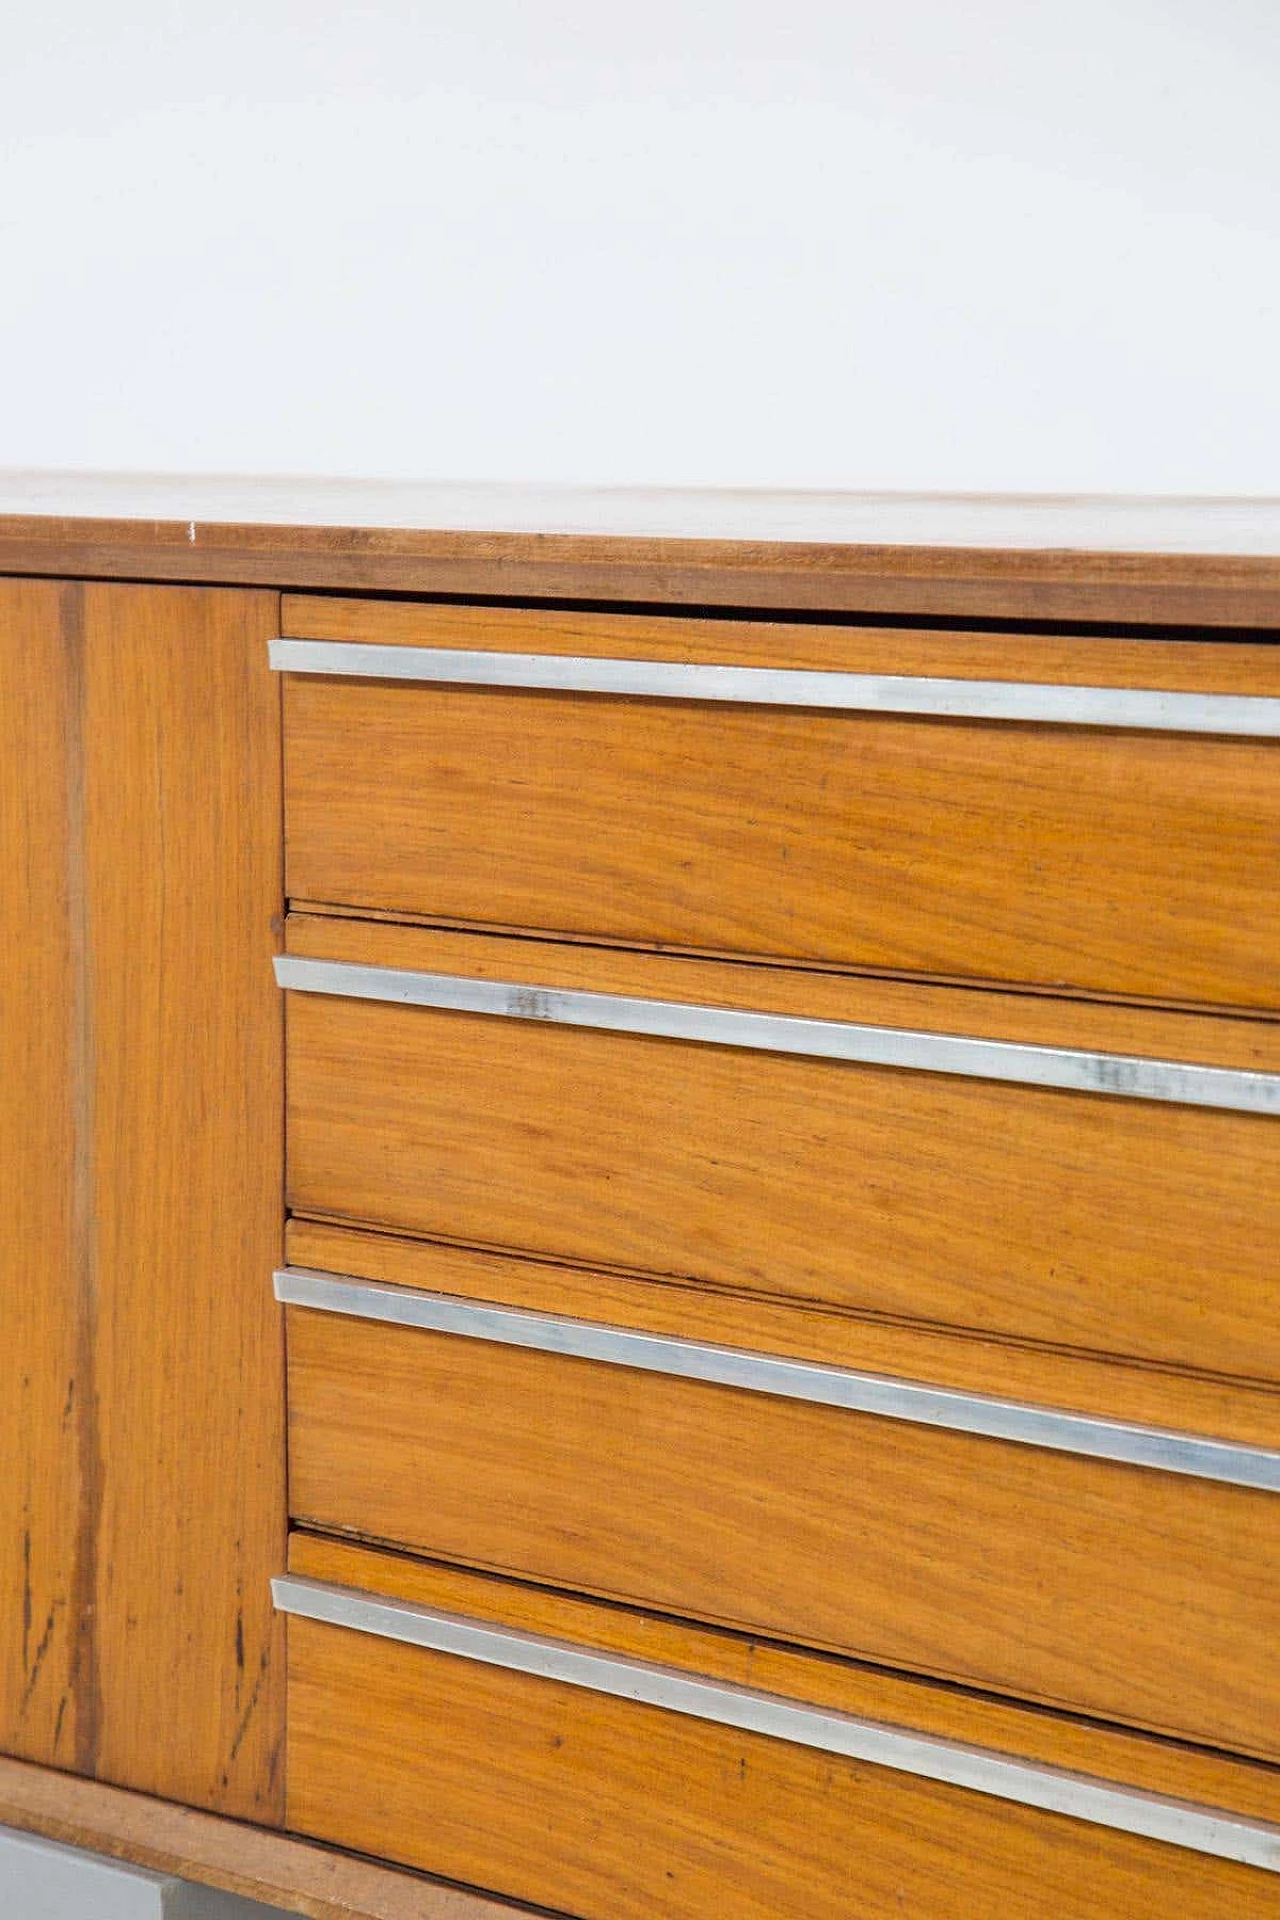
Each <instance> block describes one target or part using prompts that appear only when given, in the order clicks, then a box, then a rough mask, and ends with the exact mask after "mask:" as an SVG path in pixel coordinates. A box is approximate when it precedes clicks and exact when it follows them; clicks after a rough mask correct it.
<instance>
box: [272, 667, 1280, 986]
mask: <svg viewBox="0 0 1280 1920" xmlns="http://www.w3.org/2000/svg"><path fill="white" fill-rule="evenodd" d="M285 742H286V749H285V750H286V760H287V788H286V794H287V797H286V809H287V825H286V842H287V886H288V892H289V894H290V896H291V897H292V898H293V899H295V900H297V899H302V900H312V901H335V902H344V903H347V904H349V905H355V906H367V907H373V908H380V909H384V910H388V911H392V912H408V913H415V914H420V915H425V916H427V917H428V918H430V919H433V920H440V921H454V922H488V923H490V924H495V925H501V926H504V927H507V928H511V929H524V930H528V931H531V932H541V933H545V934H550V935H556V934H575V935H579V936H582V937H586V938H593V939H599V940H602V941H605V940H607V941H623V942H630V943H635V944H638V945H649V946H657V947H680V948H688V949H696V950H702V951H713V952H718V953H726V954H732V955H765V956H770V957H776V958H780V959H784V960H791V961H801V962H806V961H821V962H827V963H830V964H836V965H841V966H848V967H853V968H860V969H887V970H892V971H895V972H908V973H915V974H923V975H931V976H944V977H947V978H953V979H964V980H973V981H990V982H997V983H1010V984H1014V985H1021V984H1030V985H1040V986H1049V987H1055V988H1057V987H1068V988H1075V989H1080V990H1085V991H1088V992H1093V993H1104V994H1126V995H1132V996H1142V997H1147V998H1153V999H1163V1000H1172V1001H1200V1002H1205V1003H1213V1004H1220V1005H1238V1006H1244V1007H1255V1008H1270V1009H1275V1008H1276V1007H1277V1006H1280V986H1278V984H1277V973H1276V967H1275V952H1276V948H1277V945H1278V944H1280V749H1277V746H1276V743H1274V742H1272V741H1258V740H1242V739H1227V738H1211V739H1210V738H1198V737H1195V736H1189V735H1175V734H1160V733H1137V732H1127V731H1117V730H1114V729H1107V728H1100V729H1089V728H1079V727H1054V726H1028V725H1021V724H1017V725H1009V724H1004V723H996V722H987V721H962V720H937V719H916V718H907V717H901V716H887V715H866V714H830V713H820V712H815V711H801V710H787V709H785V708H775V707H749V706H731V705H727V704H718V703H714V702H707V703H702V704H698V703H693V702H683V701H670V700H644V699H624V698H616V699H615V698H610V697H605V696H600V695H591V694H551V693H528V692H511V691H507V690H502V689H494V688H468V687H447V686H434V687H433V686H417V685H413V684H403V683H396V682H388V681H362V680H344V679H340V678H325V677H322V676H315V677H308V676H294V675H290V676H288V678H287V681H286V691H285Z"/></svg>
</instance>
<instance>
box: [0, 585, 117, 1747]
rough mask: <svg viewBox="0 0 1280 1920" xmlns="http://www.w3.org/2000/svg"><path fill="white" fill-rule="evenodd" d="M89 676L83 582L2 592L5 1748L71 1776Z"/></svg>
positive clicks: (77, 1683) (81, 1544) (89, 1444)
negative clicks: (84, 694) (84, 754)
mask: <svg viewBox="0 0 1280 1920" xmlns="http://www.w3.org/2000/svg"><path fill="white" fill-rule="evenodd" d="M82 674H83V645H82V636H81V632H80V624H79V602H78V596H77V594H76V591H75V589H74V588H71V589H64V588H62V587H60V586H58V585H56V584H54V583H51V582H45V581H21V580H12V581H4V582H0V717H2V720H3V729H4V746H3V752H0V848H3V854H4V874H5V879H4V884H3V886H0V1084H2V1085H3V1097H2V1098H0V1220H2V1221H3V1232H0V1347H2V1349H3V1354H4V1371H5V1388H4V1391H3V1393H0V1462H2V1463H3V1465H2V1467H0V1595H3V1596H4V1606H3V1614H2V1616H0V1620H2V1630H0V1748H3V1749H4V1750H5V1751H7V1752H9V1753H15V1754H21V1755H23V1756H25V1757H27V1758H29V1759H34V1760H40V1761H45V1762H48V1763H50V1764H57V1765H60V1766H71V1765H73V1764H75V1763H76V1761H77V1759H81V1760H83V1758H84V1756H85V1754H86V1751H87V1743H88V1738H89V1734H90V1732H91V1728H92V1724H93V1718H94V1714H93V1701H92V1693H93V1676H92V1671H91V1670H88V1671H86V1668H85V1665H84V1659H83V1648H84V1644H85V1637H86V1635H87V1634H88V1633H89V1632H90V1630H91V1624H92V1623H91V1619H90V1617H89V1615H90V1611H91V1596H90V1594H89V1592H88V1590H87V1587H86V1581H85V1578H84V1575H85V1572H86V1571H87V1569H86V1554H85V1552H84V1548H85V1540H84V1538H83V1536H82V1533H81V1528H80V1522H79V1517H78V1515H79V1506H80V1499H81V1493H82V1490H83V1491H84V1493H85V1496H86V1497H91V1493H92V1487H93V1482H94V1480H95V1478H96V1472H95V1456H94V1446H93V1436H92V1427H91V1421H92V1410H91V1407H90V1405H89V1403H88V1399H87V1395H86V1392H85V1388H86V1385H87V1380H86V1372H87V1362H86V1356H85V1354H84V1352H83V1350H82V1338H81V1326H82V1312H83V1305H84V1292H85V1287H86V1273H85V1268H84V1263H83V1257H82V1256H83V1240H84V1233H85V1227H86V1215H87V1194H86V1188H85V1162H84V1158H83V1153H82V1148H83V1133H82V1129H81V1124H80V1123H81V1122H82V1120H83V1117H84V1103H85V1097H86V1089H85V1084H84V1079H83V1075H82V1073H81V1072H80V1070H79V1063H80V1061H81V1060H82V1058H83V1049H84V1042H85V1023H86V1019H87V1007H86V1001H85V994H84V967H83V939H84V897H83V879H84V876H83V867H82V862H81V860H80V859H79V858H77V853H78V848H79V840H80V835H81V833H82V830H83V796H82V792H81V788H80V775H79V752H78V727H79V718H80V695H81V680H82Z"/></svg>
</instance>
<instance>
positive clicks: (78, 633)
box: [60, 582, 103, 1776]
mask: <svg viewBox="0 0 1280 1920" xmlns="http://www.w3.org/2000/svg"><path fill="white" fill-rule="evenodd" d="M60 614H61V625H62V637H63V644H64V647H65V649H66V659H67V730H68V738H67V869H66V871H67V920H68V933H69V947H70V956H71V981H72V996H73V1007H72V1036H71V1059H70V1062H69V1070H70V1080H71V1116H72V1129H73V1139H72V1149H71V1163H72V1190H71V1214H72V1247H73V1258H74V1261H75V1267H76V1273H75V1281H76V1294H77V1309H78V1310H77V1323H76V1357H75V1376H74V1386H75V1395H76V1407H75V1435H76V1462H77V1471H78V1480H79V1487H78V1513H77V1519H76V1538H75V1551H74V1559H73V1588H72V1594H71V1630H72V1634H73V1653H72V1662H71V1691H72V1693H73V1696H74V1700H73V1704H74V1713H75V1737H74V1743H73V1751H74V1756H75V1767H76V1770H77V1772H79V1773H83V1774H86V1775H89V1776H92V1775H93V1774H94V1773H95V1772H96V1769H97V1762H98V1738H99V1728H100V1723H101V1686H100V1676H99V1673H98V1643H97V1618H96V1615H97V1598H98V1594H97V1587H98V1515H99V1510H100V1507H101V1499H102V1476H103V1461H102V1447H101V1434H100V1431H99V1425H98V1391H97V1365H96V1362H97V1344H98V1306H99V1302H98V1270H97V1236H96V1227H95V1207H94V1094H95V1086H94V1053H93V1048H94V997H93V971H92V954H91V945H90V942H91V927H90V911H91V903H90V900H89V876H88V866H87V820H86V812H85V808H86V766H85V733H86V726H85V711H86V701H87V691H88V675H89V663H88V657H87V646H86V632H85V604H84V588H83V586H82V585H81V584H80V583H78V582H76V583H69V584H67V585H66V586H64V587H63V589H62V591H61V595H60Z"/></svg>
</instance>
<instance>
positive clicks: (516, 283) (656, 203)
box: [0, 0, 1280, 493]
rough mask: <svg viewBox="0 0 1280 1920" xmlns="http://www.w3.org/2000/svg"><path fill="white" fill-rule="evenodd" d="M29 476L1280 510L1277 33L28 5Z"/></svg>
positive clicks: (457, 1)
mask: <svg viewBox="0 0 1280 1920" xmlns="http://www.w3.org/2000/svg"><path fill="white" fill-rule="evenodd" d="M27 465H35V466H44V467H54V466H72V467H109V468H121V469H131V470H145V469H155V468H159V469H174V470H186V471H191V470H204V471H224V472H246V473H253V472H259V473H261V472H276V473H309V474H344V475H365V474H367V475H386V476H403V477H422V478H439V477H472V478H486V477H490V478H504V479H535V480H537V479H542V480H577V481H587V482H592V481H601V482H628V481H634V482H638V483H670V484H693V485H701V484H709V485H742V486H780V487H785V486H818V487H827V486H830V487H909V488H914V487H919V488H934V487H940V488H960V489H973V488H1000V489H1004V488H1011V489H1048V490H1053V491H1059V490H1067V491H1070V490H1075V489H1103V490H1110V489H1125V490H1139V491H1156V492H1167V491H1189V492H1216V493H1229V492H1275V493H1280V6H1277V4H1276V0H1070V3H1068V0H1059V4H1058V5H1056V6H1054V5H1047V4H1044V3H1043V0H1041V4H1035V3H1034V0H970V3H969V4H964V3H963V0H892V4H889V5H886V4H885V0H876V3H875V4H874V5H873V4H871V0H775V3H774V4H772V5H769V6H765V5H762V4H760V3H759V0H703V4H701V5H698V4H697V3H696V0H641V4H639V5H635V6H624V5H621V4H618V3H617V0H454V4H452V5H450V6H446V5H444V4H443V3H442V0H416V3H415V0H369V4H366V5H354V4H353V5H346V6H343V5H338V4H336V3H335V0H243V4H240V5H238V6H237V5H236V4H234V0H205V4H204V5H202V6H196V5H194V4H191V0H117V4H116V5H114V6H110V7H106V6H102V5H101V4H99V3H98V0H41V4H40V5H38V6H37V5H20V4H19V0H8V4H7V5H5V6H4V7H3V10H2V11H0V466H27Z"/></svg>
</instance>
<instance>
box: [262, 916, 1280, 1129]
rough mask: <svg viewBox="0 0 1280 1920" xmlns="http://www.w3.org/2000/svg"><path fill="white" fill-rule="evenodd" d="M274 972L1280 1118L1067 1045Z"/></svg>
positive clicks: (1270, 1101) (1133, 1063) (486, 1008)
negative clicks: (1043, 1045)
mask: <svg viewBox="0 0 1280 1920" xmlns="http://www.w3.org/2000/svg"><path fill="white" fill-rule="evenodd" d="M275 970H276V979H277V981H278V982H279V984H280V986H282V987H286V988H288V989H289V990H290V991H291V992H294V993H325V994H335V995H338V996H340V997H342V998H347V999H356V1000H387V1001H391V1002H394V1003H395V1004H397V1005H400V1006H413V1007H435V1008H438V1009H443V1010H445V1011H448V1012H452V1013H484V1014H493V1015H497V1016H499V1017H501V1018H503V1019H508V1020H546V1021H551V1022H552V1023H554V1024H559V1025H562V1026H570V1027H594V1028H597V1029H599V1030H600V1031H602V1032H607V1033H634V1034H643V1035H647V1036H648V1037H650V1038H652V1039H662V1040H692V1041H698V1042H700V1043H701V1044H703V1045H707V1046H719V1047H746V1048H750V1049H752V1050H753V1051H756V1052H764V1053H790V1054H800V1055H804V1056H807V1057H809V1058H811V1059H819V1060H844V1061H853V1062H857V1063H859V1064H861V1065H863V1066H872V1067H898V1068H904V1069H907V1070H910V1071H912V1072H918V1073H950V1074H959V1075H962V1076H964V1077H966V1078H969V1079H977V1080H1004V1081H1011V1082H1014V1083H1016V1084H1018V1085H1021V1086H1029V1087H1053V1088H1057V1089H1059V1090H1061V1091H1063V1092H1067V1093H1102V1094H1115V1095H1120V1096H1123V1097H1124V1098H1127V1099H1131V1100H1159V1101H1165V1102H1171V1103H1172V1104H1174V1105H1178V1106H1191V1107H1220V1108H1226V1109H1229V1110H1230V1111H1232V1112H1235V1113H1263V1114H1280V1074H1277V1073H1253V1072H1249V1071H1246V1070H1244V1069H1238V1068H1235V1067H1201V1066H1193V1065H1191V1064H1189V1063H1187V1062H1185V1061H1179V1060H1148V1059H1144V1058H1142V1057H1141V1056H1140V1055H1135V1054H1122V1053H1085V1052H1082V1051H1079V1050H1078V1049H1075V1048H1071V1047H1038V1046H1024V1045H1022V1044H1021V1043H1020V1042H1016V1041H1011V1040H978V1039H973V1038H970V1037H969V1036H967V1035H961V1034H951V1033H923V1032H919V1031H916V1030H915V1029H913V1028H909V1027H870V1026H856V1025H853V1024H851V1023H848V1022H845V1021H840V1020H805V1019H800V1018H798V1017H796V1016H795V1015H792V1014H781V1013H746V1012H742V1011H741V1010H740V1009H737V1008H732V1007H707V1006H700V1005H696V1004H691V1003H689V1002H686V1001H679V1000H636V999H630V998H627V997H625V996H623V995H621V994H613V993H585V992H581V991H577V990H570V989H568V988H563V987H539V986H529V985H519V984H516V983H514V982H510V981H500V980H469V979H463V978H461V977H459V976H457V975H454V974H447V973H409V972H404V971H401V970H400V969H399V968H395V967H363V966H353V965H351V964H349V963H348V962H346V961H341V960H309V959H306V958H304V957H302V956H301V955H298V954H291V953H286V954H279V955H277V957H276V962H275Z"/></svg>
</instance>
